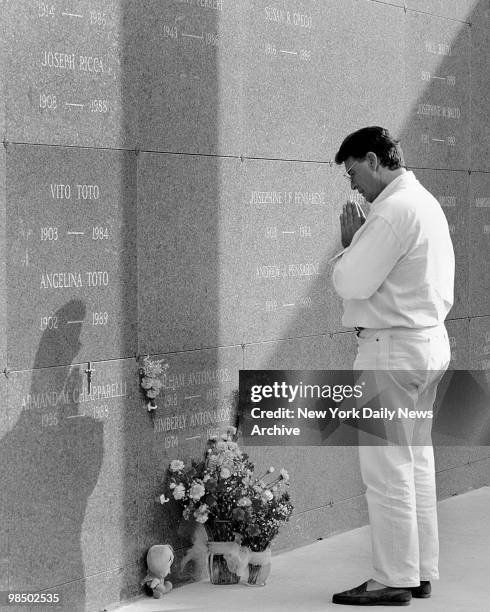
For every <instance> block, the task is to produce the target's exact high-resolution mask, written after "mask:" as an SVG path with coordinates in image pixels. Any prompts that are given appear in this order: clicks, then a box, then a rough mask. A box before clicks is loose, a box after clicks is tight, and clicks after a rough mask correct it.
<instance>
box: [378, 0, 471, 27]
mask: <svg viewBox="0 0 490 612" xmlns="http://www.w3.org/2000/svg"><path fill="white" fill-rule="evenodd" d="M368 2H374V3H376V4H384V5H385V6H392V7H394V8H399V9H402V10H403V11H404V12H405V13H421V14H422V15H430V16H431V17H438V18H440V19H446V20H447V21H456V22H457V23H466V24H467V25H471V23H470V22H469V21H466V20H465V19H456V18H454V17H448V16H447V15H439V13H431V12H430V11H422V10H420V9H415V8H410V7H408V6H407V5H406V3H405V4H404V5H400V4H393V3H392V2H384V1H383V0H368Z"/></svg>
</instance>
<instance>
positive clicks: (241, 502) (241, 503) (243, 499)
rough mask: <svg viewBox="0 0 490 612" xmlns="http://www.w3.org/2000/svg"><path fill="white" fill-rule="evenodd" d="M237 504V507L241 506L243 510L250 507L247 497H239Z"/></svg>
mask: <svg viewBox="0 0 490 612" xmlns="http://www.w3.org/2000/svg"><path fill="white" fill-rule="evenodd" d="M237 503H238V505H239V506H243V507H244V508H246V507H247V506H251V505H252V501H251V499H250V498H249V497H241V498H240V499H239V500H238V502H237Z"/></svg>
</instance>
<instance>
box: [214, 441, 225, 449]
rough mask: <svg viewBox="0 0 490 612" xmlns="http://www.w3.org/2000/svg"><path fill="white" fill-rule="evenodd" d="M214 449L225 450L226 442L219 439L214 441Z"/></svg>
mask: <svg viewBox="0 0 490 612" xmlns="http://www.w3.org/2000/svg"><path fill="white" fill-rule="evenodd" d="M216 450H217V451H224V450H226V444H225V443H224V442H223V440H220V441H219V442H216Z"/></svg>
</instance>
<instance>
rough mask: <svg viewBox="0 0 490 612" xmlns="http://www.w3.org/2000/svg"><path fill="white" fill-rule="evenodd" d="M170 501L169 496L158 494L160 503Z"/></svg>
mask: <svg viewBox="0 0 490 612" xmlns="http://www.w3.org/2000/svg"><path fill="white" fill-rule="evenodd" d="M169 501H170V497H165V495H160V503H161V504H162V506H163V504H166V503H167V502H169Z"/></svg>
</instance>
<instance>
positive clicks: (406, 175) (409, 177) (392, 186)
mask: <svg viewBox="0 0 490 612" xmlns="http://www.w3.org/2000/svg"><path fill="white" fill-rule="evenodd" d="M415 180H417V179H416V178H415V174H414V173H413V172H412V171H411V170H407V171H406V172H403V173H402V174H400V176H397V177H396V179H393V180H392V181H391V183H388V185H386V187H385V188H384V189H383V191H382V192H381V193H380V194H379V195H378V197H377V198H376V199H375V200H373V202H371V209H372V208H373V207H374V206H376V205H377V204H379V203H380V202H382V201H383V200H386V198H388V197H389V196H390V195H392V194H393V193H394V192H395V191H397V190H398V189H400V188H402V187H403V186H404V185H406V184H410V183H413V182H414V181H415Z"/></svg>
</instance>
